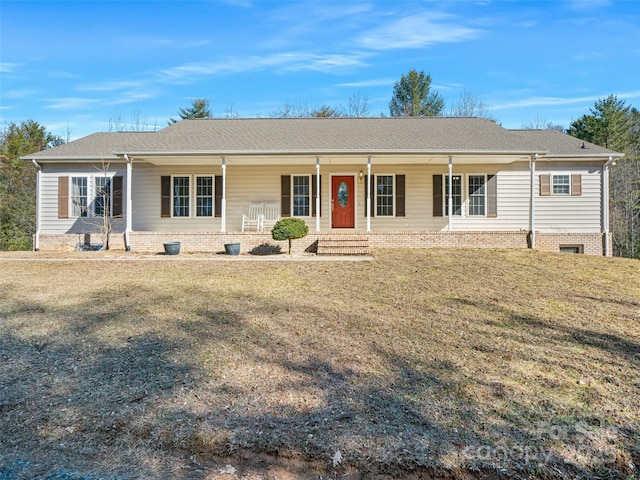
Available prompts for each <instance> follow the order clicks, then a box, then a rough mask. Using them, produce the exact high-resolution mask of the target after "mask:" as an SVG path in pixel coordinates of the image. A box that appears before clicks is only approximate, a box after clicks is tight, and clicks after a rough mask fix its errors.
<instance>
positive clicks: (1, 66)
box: [0, 62, 20, 73]
mask: <svg viewBox="0 0 640 480" xmlns="http://www.w3.org/2000/svg"><path fill="white" fill-rule="evenodd" d="M19 65H20V64H19V63H8V62H0V73H13V71H14V70H15V69H16V67H18V66H19Z"/></svg>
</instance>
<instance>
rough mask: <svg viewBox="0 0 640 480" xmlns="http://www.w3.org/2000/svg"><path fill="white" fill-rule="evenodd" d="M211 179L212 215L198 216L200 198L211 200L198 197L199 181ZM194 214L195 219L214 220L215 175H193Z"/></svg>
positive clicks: (201, 196)
mask: <svg viewBox="0 0 640 480" xmlns="http://www.w3.org/2000/svg"><path fill="white" fill-rule="evenodd" d="M199 178H210V179H211V215H198V198H209V196H208V195H198V179H199ZM193 179H194V182H193V190H194V191H193V207H194V208H193V213H194V218H214V217H215V215H216V204H215V201H216V176H215V175H213V174H200V173H198V174H195V175H193ZM178 218H183V217H178Z"/></svg>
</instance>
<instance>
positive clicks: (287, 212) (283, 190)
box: [280, 175, 291, 217]
mask: <svg viewBox="0 0 640 480" xmlns="http://www.w3.org/2000/svg"><path fill="white" fill-rule="evenodd" d="M280 216H281V217H290V216H291V175H282V176H281V177H280Z"/></svg>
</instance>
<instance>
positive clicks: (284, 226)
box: [271, 218, 309, 255]
mask: <svg viewBox="0 0 640 480" xmlns="http://www.w3.org/2000/svg"><path fill="white" fill-rule="evenodd" d="M308 233H309V227H308V226H307V224H306V223H304V220H301V219H299V218H283V219H282V220H278V221H277V222H276V224H275V225H274V226H273V229H272V230H271V238H273V239H274V240H289V255H291V240H294V239H296V238H303V237H306V236H307V234H308Z"/></svg>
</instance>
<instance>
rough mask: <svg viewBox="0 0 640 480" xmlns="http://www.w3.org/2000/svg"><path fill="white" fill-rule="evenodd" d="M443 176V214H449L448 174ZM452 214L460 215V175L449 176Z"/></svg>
mask: <svg viewBox="0 0 640 480" xmlns="http://www.w3.org/2000/svg"><path fill="white" fill-rule="evenodd" d="M443 178H444V216H445V217H447V216H449V175H443ZM451 200H452V205H453V215H462V175H452V176H451Z"/></svg>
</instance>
